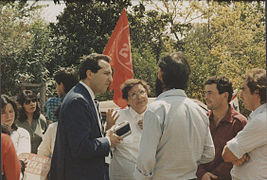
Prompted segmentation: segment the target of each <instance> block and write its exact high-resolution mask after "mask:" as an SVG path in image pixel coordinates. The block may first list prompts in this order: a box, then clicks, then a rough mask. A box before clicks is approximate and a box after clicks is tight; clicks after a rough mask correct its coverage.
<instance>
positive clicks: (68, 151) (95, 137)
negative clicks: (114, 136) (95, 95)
mask: <svg viewBox="0 0 267 180" xmlns="http://www.w3.org/2000/svg"><path fill="white" fill-rule="evenodd" d="M109 151H110V146H109V142H108V139H107V138H105V137H101V133H100V129H99V125H98V118H97V112H96V109H95V106H94V103H93V100H92V98H91V96H90V94H89V92H88V91H87V89H86V88H85V87H84V86H83V85H82V84H80V83H78V84H77V85H76V86H75V87H73V88H72V89H71V90H70V92H69V93H68V94H67V95H66V97H65V98H64V101H63V103H62V106H61V109H60V114H59V121H58V128H57V136H56V142H55V147H54V153H53V156H52V162H51V169H50V177H49V179H50V180H89V179H92V180H102V179H104V164H105V156H108V154H109Z"/></svg>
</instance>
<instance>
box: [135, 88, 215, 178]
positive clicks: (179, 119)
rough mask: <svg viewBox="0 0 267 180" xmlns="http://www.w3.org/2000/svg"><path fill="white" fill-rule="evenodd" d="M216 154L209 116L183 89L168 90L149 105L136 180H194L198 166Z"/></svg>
mask: <svg viewBox="0 0 267 180" xmlns="http://www.w3.org/2000/svg"><path fill="white" fill-rule="evenodd" d="M214 155H215V150H214V145H213V141H212V137H211V134H210V130H209V120H208V117H207V115H206V113H205V111H204V110H203V109H202V108H201V107H199V106H198V105H197V104H196V103H195V102H193V101H192V100H191V99H189V98H187V97H186V94H185V93H184V91H183V90H181V89H172V90H168V91H165V92H163V93H162V94H160V95H159V96H158V98H157V99H156V100H155V101H154V102H153V103H151V104H149V105H148V108H147V111H146V113H145V117H144V121H143V134H142V137H141V142H140V149H139V156H138V159H137V167H136V170H135V172H134V175H135V178H136V179H138V180H143V179H153V180H163V179H164V180H185V179H193V178H196V175H195V174H196V171H197V167H198V165H199V164H202V163H208V162H210V161H211V160H213V158H214Z"/></svg>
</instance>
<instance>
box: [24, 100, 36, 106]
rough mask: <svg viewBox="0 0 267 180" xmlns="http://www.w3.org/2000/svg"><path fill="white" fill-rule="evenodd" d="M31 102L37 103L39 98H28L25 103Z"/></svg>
mask: <svg viewBox="0 0 267 180" xmlns="http://www.w3.org/2000/svg"><path fill="white" fill-rule="evenodd" d="M31 102H33V103H36V102H37V99H27V100H26V101H25V102H24V103H25V104H27V105H28V104H30V103H31Z"/></svg>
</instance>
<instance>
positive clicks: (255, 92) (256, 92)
mask: <svg viewBox="0 0 267 180" xmlns="http://www.w3.org/2000/svg"><path fill="white" fill-rule="evenodd" d="M252 94H258V96H260V90H259V89H256V90H255V91H254V92H253V93H252Z"/></svg>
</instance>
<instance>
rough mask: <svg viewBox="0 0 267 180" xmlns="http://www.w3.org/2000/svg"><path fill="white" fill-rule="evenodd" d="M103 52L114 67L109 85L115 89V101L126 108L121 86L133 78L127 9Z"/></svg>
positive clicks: (111, 88)
mask: <svg viewBox="0 0 267 180" xmlns="http://www.w3.org/2000/svg"><path fill="white" fill-rule="evenodd" d="M103 54H105V55H108V56H110V57H111V62H110V64H111V67H112V68H113V69H114V72H113V81H112V83H111V85H110V87H109V89H110V90H114V96H113V101H114V102H115V104H117V105H118V106H120V107H121V108H125V107H126V106H127V102H126V101H125V100H124V99H122V94H121V90H120V86H121V85H122V84H123V83H124V82H125V81H126V80H127V79H131V78H133V65H132V56H131V44H130V31H129V24H128V18H127V14H126V10H125V9H123V11H122V13H121V16H120V18H119V20H118V22H117V24H116V27H115V29H114V30H113V32H112V35H111V37H110V39H109V41H108V44H107V45H106V47H105V50H104V52H103Z"/></svg>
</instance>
